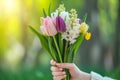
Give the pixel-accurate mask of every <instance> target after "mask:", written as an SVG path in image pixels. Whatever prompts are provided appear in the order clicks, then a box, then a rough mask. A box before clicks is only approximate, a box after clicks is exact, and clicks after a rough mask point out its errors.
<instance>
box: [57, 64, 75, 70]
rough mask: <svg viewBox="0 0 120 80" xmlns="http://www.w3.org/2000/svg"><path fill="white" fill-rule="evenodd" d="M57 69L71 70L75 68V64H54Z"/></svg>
mask: <svg viewBox="0 0 120 80" xmlns="http://www.w3.org/2000/svg"><path fill="white" fill-rule="evenodd" d="M56 66H57V67H61V68H66V69H73V68H75V64H74V63H56Z"/></svg>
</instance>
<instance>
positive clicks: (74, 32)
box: [29, 4, 91, 80]
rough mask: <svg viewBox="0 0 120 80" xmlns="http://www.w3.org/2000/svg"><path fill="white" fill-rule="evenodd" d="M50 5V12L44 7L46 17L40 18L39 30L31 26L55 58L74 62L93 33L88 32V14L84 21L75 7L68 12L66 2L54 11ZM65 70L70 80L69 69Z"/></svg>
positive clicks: (44, 46) (67, 78)
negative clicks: (80, 49)
mask: <svg viewBox="0 0 120 80" xmlns="http://www.w3.org/2000/svg"><path fill="white" fill-rule="evenodd" d="M50 7H51V6H49V9H48V14H47V13H46V12H45V10H44V9H43V13H44V17H41V18H40V31H39V32H38V31H36V30H35V29H34V28H33V27H31V26H29V27H30V29H31V30H32V31H33V32H34V33H35V34H36V35H37V36H38V37H39V39H40V42H41V44H42V47H43V48H44V49H45V50H46V51H47V52H48V53H49V54H50V56H51V57H52V59H53V60H55V61H56V62H59V63H67V62H69V63H72V62H73V61H74V58H75V55H76V53H77V51H78V49H79V47H80V45H81V43H82V42H83V40H84V39H86V40H89V39H90V37H91V33H90V32H88V29H89V26H88V25H87V24H86V22H85V21H86V16H85V17H84V20H83V21H82V20H81V19H80V18H78V14H77V11H76V10H75V9H71V10H70V11H69V12H68V11H66V9H65V7H64V4H61V5H60V6H59V7H58V9H56V11H55V12H52V13H51V11H50ZM65 71H66V73H67V77H66V78H65V80H70V74H69V71H68V70H66V69H65Z"/></svg>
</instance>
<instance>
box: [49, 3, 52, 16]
mask: <svg viewBox="0 0 120 80" xmlns="http://www.w3.org/2000/svg"><path fill="white" fill-rule="evenodd" d="M48 15H49V16H51V3H50V5H49V9H48Z"/></svg>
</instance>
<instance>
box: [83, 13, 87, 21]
mask: <svg viewBox="0 0 120 80" xmlns="http://www.w3.org/2000/svg"><path fill="white" fill-rule="evenodd" d="M86 19H87V13H86V14H85V15H84V18H83V21H84V22H86Z"/></svg>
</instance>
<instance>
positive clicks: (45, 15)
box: [43, 8, 47, 17]
mask: <svg viewBox="0 0 120 80" xmlns="http://www.w3.org/2000/svg"><path fill="white" fill-rule="evenodd" d="M43 14H44V17H47V14H46V12H45V9H44V8H43Z"/></svg>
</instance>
